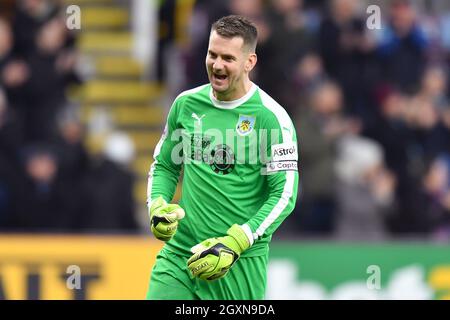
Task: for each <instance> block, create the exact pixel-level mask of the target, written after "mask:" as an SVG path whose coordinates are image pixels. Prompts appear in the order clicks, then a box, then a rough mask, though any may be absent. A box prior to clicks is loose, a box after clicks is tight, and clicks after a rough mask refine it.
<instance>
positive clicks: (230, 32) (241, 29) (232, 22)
mask: <svg viewBox="0 0 450 320" xmlns="http://www.w3.org/2000/svg"><path fill="white" fill-rule="evenodd" d="M211 31H216V32H217V34H218V35H220V36H222V37H225V38H234V37H241V38H242V39H244V46H247V47H248V48H249V49H250V50H252V51H255V50H256V43H257V38H258V31H257V30H256V26H255V25H254V24H253V22H251V21H250V20H248V19H247V18H245V17H243V16H238V15H230V16H226V17H222V18H220V19H219V20H217V21H216V22H214V23H213V25H212V27H211Z"/></svg>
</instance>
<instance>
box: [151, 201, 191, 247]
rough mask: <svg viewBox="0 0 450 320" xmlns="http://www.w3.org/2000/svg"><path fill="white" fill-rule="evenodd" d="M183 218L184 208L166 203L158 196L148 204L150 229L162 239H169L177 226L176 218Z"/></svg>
mask: <svg viewBox="0 0 450 320" xmlns="http://www.w3.org/2000/svg"><path fill="white" fill-rule="evenodd" d="M183 218H184V210H183V209H182V208H181V207H180V206H179V205H177V204H167V202H166V201H165V200H164V199H163V198H162V197H161V196H160V197H158V198H156V199H155V200H153V201H152V203H151V206H150V229H151V231H152V233H153V234H154V235H155V237H156V238H157V239H159V240H162V241H168V240H170V239H171V238H172V237H173V235H174V234H175V232H177V228H178V220H181V219H183Z"/></svg>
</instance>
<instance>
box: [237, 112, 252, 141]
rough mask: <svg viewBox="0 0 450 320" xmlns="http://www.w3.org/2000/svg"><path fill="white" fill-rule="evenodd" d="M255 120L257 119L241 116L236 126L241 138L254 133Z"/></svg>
mask: <svg viewBox="0 0 450 320" xmlns="http://www.w3.org/2000/svg"><path fill="white" fill-rule="evenodd" d="M255 120H256V119H255V117H252V116H244V115H239V120H238V122H237V125H236V131H237V132H238V134H239V135H241V136H246V135H248V134H249V133H250V132H252V131H253V128H254V126H255Z"/></svg>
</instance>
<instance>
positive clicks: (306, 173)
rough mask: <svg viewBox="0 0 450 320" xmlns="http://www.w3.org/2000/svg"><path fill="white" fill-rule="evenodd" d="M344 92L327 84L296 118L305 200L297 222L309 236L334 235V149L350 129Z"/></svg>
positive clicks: (319, 86) (319, 88)
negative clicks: (344, 102) (311, 234)
mask: <svg viewBox="0 0 450 320" xmlns="http://www.w3.org/2000/svg"><path fill="white" fill-rule="evenodd" d="M342 109H343V97H342V91H341V89H340V88H339V87H338V86H337V85H336V84H334V83H332V82H324V83H322V84H320V85H318V86H317V87H316V88H315V90H313V91H312V93H311V97H310V99H309V103H308V105H306V106H302V107H301V108H300V110H299V113H298V115H297V117H296V121H297V123H296V128H297V131H298V136H299V150H300V158H301V166H302V167H301V172H302V185H303V188H302V189H303V199H302V200H301V201H300V202H301V203H302V205H301V206H300V208H299V209H300V210H299V212H298V213H299V215H298V216H297V217H296V219H297V220H296V221H297V222H298V223H299V225H300V229H301V230H303V231H305V232H307V233H309V232H310V233H322V234H327V233H330V232H331V230H332V226H333V215H334V210H335V202H334V201H335V199H334V190H333V185H334V183H335V176H334V172H333V162H334V159H335V153H334V148H335V144H336V141H337V140H338V138H339V137H340V136H341V135H342V134H344V133H345V132H346V131H347V130H348V122H347V121H346V120H345V119H344V118H343V116H342Z"/></svg>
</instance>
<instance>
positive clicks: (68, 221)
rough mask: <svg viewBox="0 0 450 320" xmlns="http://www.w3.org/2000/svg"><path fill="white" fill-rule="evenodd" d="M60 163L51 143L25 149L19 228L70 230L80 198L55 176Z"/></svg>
mask: <svg viewBox="0 0 450 320" xmlns="http://www.w3.org/2000/svg"><path fill="white" fill-rule="evenodd" d="M58 170H59V162H58V157H57V155H56V153H55V150H54V148H53V147H52V146H50V145H48V144H45V143H40V144H34V145H31V146H28V147H27V148H26V149H25V150H24V171H25V180H24V188H23V190H22V194H21V204H20V211H19V214H18V216H17V218H18V221H17V228H18V230H19V231H33V232H67V231H69V232H70V231H73V230H74V227H75V224H76V219H77V215H79V213H80V210H81V207H80V204H81V203H80V199H79V198H78V197H77V196H76V194H74V193H73V190H72V188H71V185H70V184H67V183H66V182H65V181H63V180H61V179H60V177H59V176H58Z"/></svg>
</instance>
